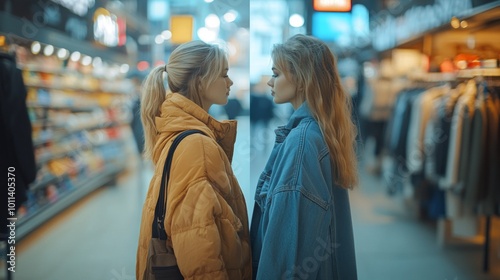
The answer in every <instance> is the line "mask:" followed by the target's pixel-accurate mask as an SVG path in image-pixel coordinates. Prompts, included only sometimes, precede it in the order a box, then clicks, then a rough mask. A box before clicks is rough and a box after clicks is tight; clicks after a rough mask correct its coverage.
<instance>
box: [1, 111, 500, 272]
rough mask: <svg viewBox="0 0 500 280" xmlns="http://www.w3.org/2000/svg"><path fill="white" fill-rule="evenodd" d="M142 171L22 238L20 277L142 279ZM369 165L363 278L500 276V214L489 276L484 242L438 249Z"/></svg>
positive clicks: (360, 215)
mask: <svg viewBox="0 0 500 280" xmlns="http://www.w3.org/2000/svg"><path fill="white" fill-rule="evenodd" d="M248 128H249V124H248V119H241V120H240V126H239V132H238V140H237V144H236V150H235V158H234V162H233V165H234V168H235V172H236V174H237V176H238V178H239V180H240V183H241V186H242V188H243V189H244V192H245V195H246V198H247V202H248V208H249V210H250V213H251V209H252V208H253V203H252V201H253V192H254V188H255V186H254V185H255V180H256V178H255V177H256V176H258V173H259V170H261V168H262V167H261V166H262V165H263V164H264V163H265V160H266V159H265V157H266V155H265V152H264V156H263V157H257V156H249V155H250V153H249V149H248V143H249V141H250V137H249V132H248V130H249V129H248ZM254 142H255V141H254ZM262 147H265V145H264V146H262ZM262 147H260V146H259V149H261V148H262ZM262 149H263V150H264V148H262ZM267 151H268V150H267ZM250 162H252V168H250ZM140 170H141V167H140V166H139V165H136V167H134V168H132V169H131V170H130V171H129V172H127V173H126V174H123V176H121V177H120V179H119V180H118V184H117V185H116V186H108V187H105V188H101V189H100V190H98V191H97V192H95V193H93V194H92V195H90V196H89V197H88V198H86V199H84V200H82V201H81V202H79V203H78V204H76V205H74V206H73V207H71V208H69V209H67V210H66V211H64V212H63V213H62V214H61V215H59V216H57V217H56V218H55V219H53V220H51V221H50V222H48V223H47V224H45V225H44V226H42V227H41V228H39V229H38V230H37V231H35V232H33V233H32V234H31V235H29V236H28V237H27V238H25V239H23V240H21V242H20V244H18V245H19V246H18V247H17V255H18V256H17V257H18V259H17V266H16V272H15V274H14V278H13V279H15V280H35V279H36V280H80V279H81V280H94V279H95V280H132V279H135V253H136V247H137V237H138V233H139V222H140V214H141V213H140V212H141V208H142V201H143V199H144V195H145V190H146V188H147V185H148V181H149V178H150V177H151V175H152V172H151V168H150V167H149V166H147V165H146V166H144V168H143V170H144V172H142V173H141V172H139V171H140ZM249 170H250V172H249ZM363 170H364V169H363V168H361V170H360V173H361V184H360V187H359V188H358V189H356V190H354V191H353V192H352V193H351V201H352V202H351V204H352V209H353V222H354V233H355V242H356V254H357V265H358V275H359V279H362V280H364V279H367V280H378V279H380V280H388V279H415V280H417V279H439V280H462V279H470V280H476V279H485V280H486V279H487V280H490V279H500V242H499V241H500V221H499V220H498V219H496V220H494V221H493V228H495V230H494V231H492V232H493V234H492V243H493V244H492V246H491V272H490V273H489V274H484V273H482V254H483V250H482V247H481V246H480V245H462V246H444V247H441V246H439V245H438V242H437V239H436V236H437V234H436V233H437V230H436V227H435V225H433V224H430V223H424V222H420V221H418V220H417V219H415V218H414V217H413V215H411V211H409V209H408V208H407V207H406V206H405V205H406V204H405V203H403V202H402V201H401V200H400V199H398V198H392V197H388V196H387V195H386V194H385V189H384V184H383V182H382V181H381V180H379V179H377V178H374V177H372V176H370V175H368V174H366V173H365V172H364V171H363ZM3 264H4V262H3ZM2 277H4V275H3V274H2ZM0 279H5V278H0Z"/></svg>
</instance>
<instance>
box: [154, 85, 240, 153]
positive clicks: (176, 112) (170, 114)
mask: <svg viewBox="0 0 500 280" xmlns="http://www.w3.org/2000/svg"><path fill="white" fill-rule="evenodd" d="M155 122H156V128H157V129H158V133H159V134H158V139H157V141H161V140H162V139H170V138H172V137H175V136H177V134H179V133H181V132H182V131H185V130H188V129H198V130H201V131H203V132H204V133H205V134H207V135H208V136H210V137H211V138H213V139H214V140H215V141H216V142H217V143H218V144H219V145H220V146H221V147H222V149H223V150H224V152H225V153H226V155H227V158H228V159H229V161H230V162H231V160H232V157H233V149H234V142H235V140H236V124H237V122H236V121H234V120H230V121H222V122H220V121H217V120H216V119H214V118H213V117H212V116H210V115H209V114H208V113H207V112H206V111H205V110H203V109H202V108H201V107H200V106H198V105H196V103H194V102H193V101H191V100H189V99H188V98H186V97H185V96H183V95H181V94H179V93H169V94H167V97H166V99H165V101H164V102H163V104H162V105H161V114H160V116H159V117H156V119H155ZM156 151H157V152H156V153H155V154H154V156H153V160H154V161H155V162H156V161H157V160H158V158H159V157H160V154H161V150H160V151H159V150H158V149H156Z"/></svg>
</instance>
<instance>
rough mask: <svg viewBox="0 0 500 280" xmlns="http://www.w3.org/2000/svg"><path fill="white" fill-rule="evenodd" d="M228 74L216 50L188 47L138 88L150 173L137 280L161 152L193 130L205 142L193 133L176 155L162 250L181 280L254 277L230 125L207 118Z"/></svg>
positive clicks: (223, 94)
mask: <svg viewBox="0 0 500 280" xmlns="http://www.w3.org/2000/svg"><path fill="white" fill-rule="evenodd" d="M228 70H229V69H228V61H227V57H226V54H225V53H224V51H223V50H222V49H220V48H219V47H218V46H216V45H209V44H206V43H204V42H202V41H192V42H188V43H185V44H182V45H180V46H178V47H177V48H176V49H175V50H174V51H173V52H172V54H171V55H170V57H169V60H168V63H167V65H164V66H158V67H156V68H155V69H153V70H152V71H151V73H150V74H149V75H148V77H147V78H146V80H145V82H144V84H143V92H142V100H141V118H142V123H143V126H144V138H145V148H144V150H145V156H146V157H147V158H149V159H151V160H152V162H153V164H154V168H155V169H154V175H153V178H152V179H151V183H150V185H149V189H148V192H147V195H146V201H145V202H144V206H143V210H142V220H141V228H140V236H139V244H138V249H137V262H136V279H143V277H144V272H145V271H146V261H147V255H148V246H149V241H150V240H151V235H152V222H153V218H154V212H155V207H156V202H157V200H158V196H159V188H160V182H161V177H162V171H163V166H164V164H165V159H166V158H167V153H168V151H169V148H170V146H171V144H172V142H173V140H174V139H175V138H176V137H177V136H178V135H179V134H180V133H181V132H183V131H186V130H191V129H197V130H200V131H202V132H203V134H204V135H203V134H192V135H190V136H188V137H186V138H185V139H184V140H182V142H180V144H179V146H178V147H177V148H176V149H175V153H174V156H173V160H172V166H171V169H170V177H169V182H168V188H167V199H166V205H167V207H166V215H165V220H164V221H163V222H164V228H165V231H166V234H167V236H168V239H167V246H170V247H172V248H173V251H174V252H175V256H176V258H177V264H178V267H179V270H180V272H181V274H182V276H183V277H184V278H185V279H251V278H252V267H251V255H250V243H249V239H250V238H249V229H248V215H247V210H246V209H247V208H246V205H245V199H244V197H243V193H242V191H241V189H240V187H239V185H238V182H237V180H236V177H235V176H234V174H233V171H232V169H231V160H232V155H233V148H234V142H235V139H236V121H223V122H219V121H217V120H215V119H214V118H212V117H211V116H210V115H209V114H208V110H209V108H210V106H212V105H213V104H220V105H224V104H226V103H227V98H228V96H229V89H230V87H231V85H232V84H233V82H232V81H231V79H230V78H229V77H228V75H227V72H228ZM165 80H166V81H167V84H168V89H169V91H168V93H167V91H166V90H165V85H164V81H165Z"/></svg>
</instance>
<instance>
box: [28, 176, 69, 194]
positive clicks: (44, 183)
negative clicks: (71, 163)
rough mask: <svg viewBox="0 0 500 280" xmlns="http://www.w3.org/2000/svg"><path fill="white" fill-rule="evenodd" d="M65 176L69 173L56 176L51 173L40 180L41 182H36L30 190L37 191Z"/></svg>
mask: <svg viewBox="0 0 500 280" xmlns="http://www.w3.org/2000/svg"><path fill="white" fill-rule="evenodd" d="M65 176H67V175H62V176H54V175H49V176H46V177H45V178H43V179H42V180H40V181H39V182H34V183H33V184H32V185H31V186H30V187H29V190H30V191H36V190H38V189H41V188H45V187H46V186H47V185H48V184H50V183H52V182H56V181H60V180H62V179H63V178H64V177H65Z"/></svg>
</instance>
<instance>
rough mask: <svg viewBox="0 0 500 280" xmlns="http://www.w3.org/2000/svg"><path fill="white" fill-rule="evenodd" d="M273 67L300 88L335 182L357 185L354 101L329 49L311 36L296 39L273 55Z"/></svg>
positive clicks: (288, 42) (301, 98)
mask: <svg viewBox="0 0 500 280" xmlns="http://www.w3.org/2000/svg"><path fill="white" fill-rule="evenodd" d="M272 59H273V63H274V66H275V67H276V68H278V69H279V70H281V71H282V72H283V74H284V75H285V77H286V78H287V79H288V80H289V81H291V82H293V83H294V84H295V86H296V88H297V95H298V98H299V99H300V100H304V101H306V102H307V104H308V105H309V108H310V110H311V112H312V114H313V116H314V118H315V119H316V120H317V121H318V123H319V126H320V128H321V132H322V134H323V138H324V139H325V142H326V144H327V146H328V149H329V151H330V158H331V161H332V166H333V173H334V177H335V182H336V183H337V184H338V185H340V186H342V187H344V188H349V189H350V188H353V187H354V186H356V185H357V182H358V174H357V156H356V151H355V142H356V134H357V129H356V126H355V125H354V123H353V121H352V119H351V110H352V103H351V97H350V96H349V95H348V94H347V92H346V91H345V90H344V89H343V87H342V84H341V81H340V77H339V73H338V70H337V63H336V59H335V57H334V55H333V53H332V52H331V51H330V49H329V48H328V46H327V45H326V44H325V43H324V42H322V41H320V40H319V39H316V38H314V37H311V36H306V35H302V34H299V35H295V36H293V37H291V38H290V39H288V40H287V41H286V42H285V43H283V44H277V45H275V46H274V48H273V51H272Z"/></svg>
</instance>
